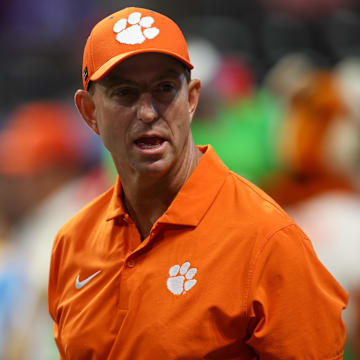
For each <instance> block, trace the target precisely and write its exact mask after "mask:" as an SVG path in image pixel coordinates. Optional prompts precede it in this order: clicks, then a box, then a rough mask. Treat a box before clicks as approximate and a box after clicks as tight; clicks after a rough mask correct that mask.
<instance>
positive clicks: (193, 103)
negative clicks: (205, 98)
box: [189, 79, 201, 121]
mask: <svg viewBox="0 0 360 360" xmlns="http://www.w3.org/2000/svg"><path fill="white" fill-rule="evenodd" d="M200 88H201V83H200V80H198V79H193V80H191V81H190V84H189V112H190V120H191V121H192V118H193V116H194V113H195V110H196V107H197V104H198V102H199V96H200Z"/></svg>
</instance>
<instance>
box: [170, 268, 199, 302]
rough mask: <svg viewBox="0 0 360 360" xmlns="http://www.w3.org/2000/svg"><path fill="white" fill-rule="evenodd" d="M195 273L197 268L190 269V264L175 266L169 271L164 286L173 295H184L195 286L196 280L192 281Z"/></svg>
mask: <svg viewBox="0 0 360 360" xmlns="http://www.w3.org/2000/svg"><path fill="white" fill-rule="evenodd" d="M196 272H197V268H191V269H190V263H189V262H188V261H186V262H184V263H183V264H182V265H181V266H180V265H178V264H176V265H174V266H172V267H171V268H170V269H169V275H170V277H169V278H168V279H167V282H166V285H167V288H168V289H169V291H170V292H171V293H173V294H174V295H184V294H185V293H186V292H187V291H189V290H190V289H191V288H192V287H194V286H195V284H196V280H195V279H193V277H194V276H195V274H196Z"/></svg>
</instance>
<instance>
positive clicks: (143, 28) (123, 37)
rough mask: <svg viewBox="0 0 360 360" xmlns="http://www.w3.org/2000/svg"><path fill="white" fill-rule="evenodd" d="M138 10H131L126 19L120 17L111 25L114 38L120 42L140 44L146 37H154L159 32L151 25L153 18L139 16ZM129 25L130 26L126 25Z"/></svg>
mask: <svg viewBox="0 0 360 360" xmlns="http://www.w3.org/2000/svg"><path fill="white" fill-rule="evenodd" d="M141 16H142V15H141V13H140V12H137V11H136V12H133V13H131V14H130V15H129V17H128V18H127V19H125V18H122V19H120V20H119V21H117V22H116V23H115V25H114V27H113V30H114V32H115V33H117V34H116V40H117V41H118V42H120V43H121V44H127V45H136V44H142V43H143V42H144V41H145V40H146V39H154V38H155V37H157V36H158V35H159V33H160V30H159V29H158V28H157V27H152V24H153V23H154V21H155V20H154V18H152V17H151V16H144V17H141ZM128 25H130V26H128Z"/></svg>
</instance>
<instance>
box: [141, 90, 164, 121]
mask: <svg viewBox="0 0 360 360" xmlns="http://www.w3.org/2000/svg"><path fill="white" fill-rule="evenodd" d="M158 116H159V114H158V111H157V109H156V106H155V104H154V99H153V98H152V96H151V94H149V93H144V94H141V96H140V98H139V101H138V108H137V117H138V119H139V120H141V121H143V122H146V123H151V122H153V121H154V120H156V119H157V118H158Z"/></svg>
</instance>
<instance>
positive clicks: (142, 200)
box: [121, 146, 202, 240]
mask: <svg viewBox="0 0 360 360" xmlns="http://www.w3.org/2000/svg"><path fill="white" fill-rule="evenodd" d="M201 157H202V153H201V151H200V150H199V149H197V148H196V147H195V146H194V148H193V150H191V153H190V154H189V156H188V158H187V159H186V161H184V162H183V163H182V167H180V168H179V169H178V170H177V171H176V172H173V171H170V172H169V173H168V174H167V175H166V176H164V177H161V178H160V179H158V180H154V179H153V178H150V179H148V178H144V177H140V176H138V177H136V178H135V179H134V178H132V179H121V182H122V186H123V199H122V201H123V203H124V206H125V209H126V211H127V213H128V214H129V215H130V217H131V218H132V220H133V221H134V222H135V224H136V226H137V227H138V229H139V232H140V234H141V238H142V240H143V239H145V238H146V237H147V236H148V235H149V233H150V231H151V228H152V226H153V225H154V223H155V222H156V221H157V220H158V219H159V218H160V217H161V216H162V215H163V214H164V212H165V211H166V210H167V208H168V207H169V206H170V204H171V203H172V201H173V200H174V198H175V197H176V195H177V193H178V192H179V191H180V189H181V188H182V186H183V185H184V184H185V182H186V181H187V180H188V178H189V177H190V175H191V174H192V172H193V171H194V169H195V167H196V166H197V164H198V163H199V161H200V159H201ZM130 180H131V181H130Z"/></svg>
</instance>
